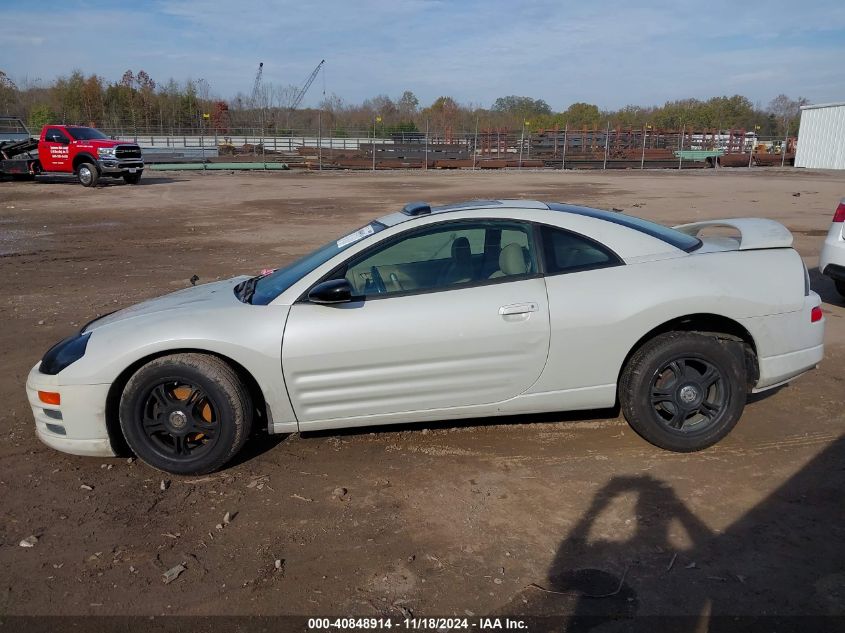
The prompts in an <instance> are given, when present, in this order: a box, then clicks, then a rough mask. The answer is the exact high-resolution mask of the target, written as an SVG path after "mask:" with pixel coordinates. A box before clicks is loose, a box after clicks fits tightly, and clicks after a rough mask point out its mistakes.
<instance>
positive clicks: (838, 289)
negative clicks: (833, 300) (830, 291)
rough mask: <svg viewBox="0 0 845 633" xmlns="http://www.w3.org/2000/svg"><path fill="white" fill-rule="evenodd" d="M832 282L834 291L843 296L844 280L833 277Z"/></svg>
mask: <svg viewBox="0 0 845 633" xmlns="http://www.w3.org/2000/svg"><path fill="white" fill-rule="evenodd" d="M833 283H834V284H836V292H838V293H839V296H840V297H843V298H845V281H842V280H840V279H834V280H833Z"/></svg>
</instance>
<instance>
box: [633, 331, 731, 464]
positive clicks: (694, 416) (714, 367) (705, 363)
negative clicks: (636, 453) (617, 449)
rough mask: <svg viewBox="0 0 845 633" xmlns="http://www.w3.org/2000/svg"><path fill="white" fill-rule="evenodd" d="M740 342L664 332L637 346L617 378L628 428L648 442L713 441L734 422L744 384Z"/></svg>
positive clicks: (682, 445)
mask: <svg viewBox="0 0 845 633" xmlns="http://www.w3.org/2000/svg"><path fill="white" fill-rule="evenodd" d="M744 363H745V361H744V356H743V349H742V344H741V343H738V342H736V341H731V340H723V339H719V338H716V337H714V336H712V335H711V336H707V335H704V334H698V333H694V332H668V333H666V334H661V335H659V336H657V337H655V338H653V339H652V340H650V341H648V342H647V343H645V344H644V345H643V346H642V347H641V348H640V349H638V350H637V351H636V352H635V353H634V354H633V356H631V359H630V360H629V362H628V364H627V365H626V367H625V369H624V371H623V372H622V378H621V380H620V383H619V402H620V404H621V407H622V412H623V414H624V416H625V418H626V419H627V420H628V423H629V424H630V425H631V427H632V428H633V429H634V430H635V431H636V432H637V433H639V434H640V435H641V436H642V437H644V438H645V439H646V440H648V441H649V442H651V443H652V444H654V445H656V446H659V447H660V448H665V449H667V450H670V451H677V452H691V451H698V450H701V449H703V448H707V447H708V446H712V445H713V444H715V443H716V442H718V441H719V440H721V439H722V438H723V437H725V436H726V435H727V434H728V433H729V432H730V431H731V429H732V428H733V427H734V426H735V425H736V423H737V422H738V421H739V418H740V416H741V415H742V410H743V409H744V407H745V399H746V395H747V384H746V375H745V364H744Z"/></svg>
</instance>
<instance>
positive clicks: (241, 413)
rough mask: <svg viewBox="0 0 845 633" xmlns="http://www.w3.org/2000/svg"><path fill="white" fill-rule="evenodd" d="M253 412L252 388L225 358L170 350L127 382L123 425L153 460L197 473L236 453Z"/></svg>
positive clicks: (179, 471) (140, 451)
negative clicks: (250, 392) (250, 388)
mask: <svg viewBox="0 0 845 633" xmlns="http://www.w3.org/2000/svg"><path fill="white" fill-rule="evenodd" d="M252 412H253V409H252V400H251V398H250V396H249V392H248V390H247V389H246V387H245V386H244V384H243V382H242V381H241V380H240V378H238V375H237V374H236V373H235V371H234V370H233V369H232V368H231V367H230V366H229V365H228V364H226V363H225V362H224V361H222V360H220V359H219V358H217V357H215V356H208V355H204V354H172V355H170V356H162V357H160V358H156V359H154V360H152V361H150V362H149V363H147V364H146V365H144V366H143V367H141V368H140V369H139V370H138V371H137V372H135V374H134V375H133V376H132V377H131V378H130V379H129V381H128V382H127V383H126V386H125V387H124V390H123V395H122V397H121V400H120V427H121V429H122V430H123V435H124V437H125V438H126V442H127V443H128V444H129V447H130V448H131V449H132V450H133V451H134V452H135V454H136V455H137V456H138V457H139V458H140V459H141V460H143V461H144V462H146V463H147V464H149V465H150V466H152V467H154V468H158V469H159V470H163V471H166V472H168V473H173V474H179V475H197V474H205V473H210V472H212V471H215V470H217V469H218V468H220V467H222V466H223V465H224V464H226V463H227V462H228V461H229V460H230V459H232V457H234V456H235V454H236V453H237V452H238V451H239V450H240V449H241V447H242V446H243V444H244V442H245V441H246V438H247V436H248V435H249V431H250V427H251V424H252Z"/></svg>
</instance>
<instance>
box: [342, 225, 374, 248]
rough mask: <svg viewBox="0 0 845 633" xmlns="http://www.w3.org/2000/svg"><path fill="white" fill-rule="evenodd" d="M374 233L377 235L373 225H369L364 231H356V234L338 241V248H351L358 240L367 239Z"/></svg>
mask: <svg viewBox="0 0 845 633" xmlns="http://www.w3.org/2000/svg"><path fill="white" fill-rule="evenodd" d="M373 233H375V231H374V230H373V227H372V225H370V224H368V225H367V226H365V227H364V228H363V229H359V230H357V231H355V232H354V233H350V234H349V235H347V236H346V237H342V238H340V239H339V240H338V241H337V247H338V248H343V247H344V246H349V245H350V244H352V243H353V242H357V241H358V240H362V239H364V238H365V237H367V236H368V235H372V234H373Z"/></svg>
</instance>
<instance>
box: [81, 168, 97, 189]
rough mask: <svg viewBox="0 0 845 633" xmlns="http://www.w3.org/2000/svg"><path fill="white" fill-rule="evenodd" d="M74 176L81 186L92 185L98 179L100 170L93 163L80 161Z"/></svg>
mask: <svg viewBox="0 0 845 633" xmlns="http://www.w3.org/2000/svg"><path fill="white" fill-rule="evenodd" d="M76 177H77V178H79V183H80V184H81V185H82V186H83V187H94V186H95V185H96V184H97V181H98V180H99V179H100V171H99V170H98V169H97V166H96V165H95V164H94V163H82V164H81V165H79V167H77V169H76Z"/></svg>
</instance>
